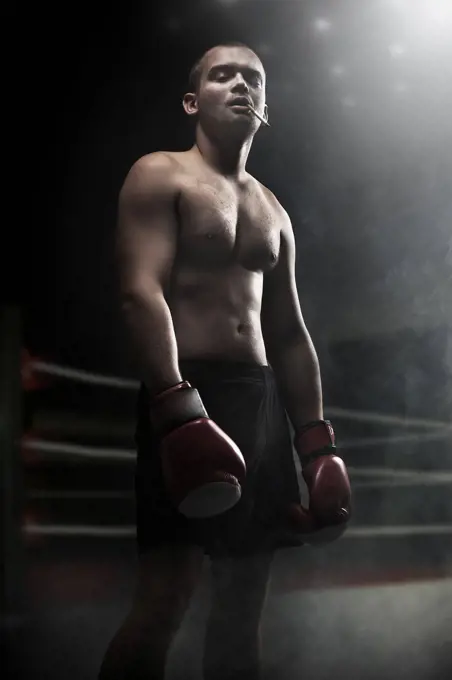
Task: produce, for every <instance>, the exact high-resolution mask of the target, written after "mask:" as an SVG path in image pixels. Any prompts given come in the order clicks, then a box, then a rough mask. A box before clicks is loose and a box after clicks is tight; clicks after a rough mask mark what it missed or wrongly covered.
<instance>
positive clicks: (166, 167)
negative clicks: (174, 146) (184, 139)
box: [130, 151, 187, 175]
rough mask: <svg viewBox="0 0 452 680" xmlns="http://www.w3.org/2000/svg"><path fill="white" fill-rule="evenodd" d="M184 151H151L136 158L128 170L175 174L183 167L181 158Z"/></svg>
mask: <svg viewBox="0 0 452 680" xmlns="http://www.w3.org/2000/svg"><path fill="white" fill-rule="evenodd" d="M186 153H187V152H186V151H153V152H152V153H148V154H145V155H144V156H141V157H140V158H138V160H136V161H135V162H134V163H133V165H132V167H131V169H130V172H144V173H149V174H154V173H155V172H164V173H165V174H169V175H171V174H176V173H177V172H180V171H181V170H182V169H183V165H184V164H183V158H184V154H186Z"/></svg>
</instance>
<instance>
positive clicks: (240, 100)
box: [229, 97, 252, 108]
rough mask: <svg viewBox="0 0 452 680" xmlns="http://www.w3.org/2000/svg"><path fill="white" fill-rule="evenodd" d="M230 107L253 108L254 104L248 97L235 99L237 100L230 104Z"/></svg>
mask: <svg viewBox="0 0 452 680" xmlns="http://www.w3.org/2000/svg"><path fill="white" fill-rule="evenodd" d="M229 106H245V107H247V108H248V107H249V106H252V104H251V101H250V100H249V99H248V98H247V97H235V99H233V100H232V101H231V102H230V104H229Z"/></svg>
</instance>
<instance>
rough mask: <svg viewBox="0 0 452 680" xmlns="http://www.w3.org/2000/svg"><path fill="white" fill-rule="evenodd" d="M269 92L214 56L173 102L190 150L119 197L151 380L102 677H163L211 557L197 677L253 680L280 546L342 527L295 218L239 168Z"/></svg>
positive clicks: (126, 280) (129, 286) (241, 65)
mask: <svg viewBox="0 0 452 680" xmlns="http://www.w3.org/2000/svg"><path fill="white" fill-rule="evenodd" d="M265 78H266V76H265V71H264V68H263V66H262V63H261V61H260V59H259V58H258V57H257V55H256V54H255V53H254V52H253V51H252V50H250V49H249V48H247V47H245V46H243V45H221V46H217V47H215V48H212V49H211V50H209V51H208V52H207V53H206V54H205V55H204V56H203V57H202V58H201V59H200V60H199V62H198V63H197V64H196V65H195V67H194V68H193V69H192V72H191V79H190V92H189V93H188V94H186V95H185V97H184V100H183V106H184V109H185V111H186V113H187V114H188V115H189V116H190V117H192V118H194V120H195V122H196V142H195V144H194V146H193V147H192V148H191V149H190V150H189V151H184V152H178V153H175V152H160V153H152V154H150V155H147V156H144V157H143V158H141V159H139V160H138V161H137V162H136V163H135V164H134V165H133V167H132V168H131V170H130V172H129V174H128V176H127V178H126V180H125V182H124V185H123V187H122V190H121V193H120V199H119V258H120V271H121V290H122V306H123V310H124V315H125V319H126V322H127V325H128V327H129V328H130V334H131V338H132V341H133V342H134V347H135V350H136V356H137V359H138V362H139V365H140V370H141V376H142V383H143V384H142V388H141V391H140V397H139V401H138V419H137V431H136V442H137V451H138V455H137V466H136V502H137V537H138V552H139V575H138V582H137V589H136V595H135V597H134V600H133V604H132V607H131V611H130V613H129V614H128V616H127V618H126V620H125V622H124V623H123V625H122V627H121V628H120V630H119V632H118V633H117V634H116V636H115V637H114V639H113V641H112V642H111V644H110V646H109V648H108V650H107V653H106V655H105V658H104V661H103V664H102V668H101V671H100V676H99V677H100V680H162V679H163V678H164V673H165V664H166V660H167V654H168V651H169V649H170V645H171V642H172V640H173V638H174V636H175V633H176V632H177V630H178V628H179V626H180V623H181V621H182V618H183V616H184V613H185V611H186V609H187V607H188V604H189V602H190V598H191V595H192V593H193V591H194V589H195V587H196V585H197V583H198V579H199V576H200V573H201V569H202V564H203V558H204V555H205V554H208V555H209V556H210V558H211V565H212V603H211V610H210V614H209V618H208V622H207V630H206V637H205V647H204V658H203V673H204V680H213V679H215V680H226V678H227V679H228V680H232V678H234V680H240V679H245V678H246V680H257V679H258V678H259V677H260V671H259V667H260V664H259V656H260V619H261V613H262V609H263V606H264V602H265V596H266V591H267V586H268V581H269V575H270V567H271V562H272V558H273V555H274V552H275V550H276V548H277V547H278V546H281V545H287V544H289V543H290V541H289V543H284V541H281V540H280V537H281V536H283V535H286V533H284V532H288V533H291V535H293V537H295V538H298V539H299V540H298V543H299V544H302V543H303V542H304V541H305V540H307V541H309V537H310V536H316V535H321V534H322V531H324V530H325V529H328V527H330V528H331V527H332V529H333V538H334V537H337V536H338V535H340V533H342V532H343V530H344V527H345V525H346V522H347V519H348V515H349V504H350V487H349V482H348V477H347V472H346V469H345V466H344V464H343V461H342V460H341V459H340V458H338V457H337V456H335V455H334V433H333V431H332V428H331V425H330V424H329V422H328V421H324V420H323V407H322V393H321V381H320V374H319V366H318V360H317V356H316V353H315V350H314V347H313V344H312V342H311V339H310V336H309V333H308V331H307V329H306V327H305V324H304V321H303V317H302V313H301V311H300V305H299V300H298V295H297V289H296V283H295V245H294V236H293V232H292V227H291V223H290V219H289V217H288V215H287V213H286V212H285V211H284V209H283V208H282V207H281V205H280V204H279V202H278V201H277V199H276V198H275V196H274V195H273V194H272V193H271V192H270V191H269V190H268V189H267V188H266V187H264V186H262V184H260V183H259V182H258V181H257V180H256V179H255V178H254V177H252V176H251V175H249V174H248V173H247V171H246V169H245V168H246V162H247V158H248V154H249V152H250V148H251V144H252V140H253V137H254V135H255V133H256V132H257V130H258V129H259V127H260V125H261V123H260V121H259V119H258V118H257V117H256V115H254V114H253V113H252V112H251V109H250V108H249V106H248V105H252V107H253V108H254V109H255V111H256V112H257V114H259V115H260V117H261V118H263V119H264V120H266V117H267V107H266V103H265ZM287 416H288V417H289V418H290V420H291V423H292V425H293V429H294V432H295V440H294V441H295V447H296V450H297V452H298V455H299V456H300V459H301V462H302V465H303V474H304V478H305V480H306V483H307V486H308V488H309V490H310V507H309V509H307V510H306V509H303V508H302V507H301V506H300V499H299V493H298V483H297V478H296V472H295V467H294V461H293V456H292V441H291V435H290V430H289V428H288V423H287ZM280 528H281V533H280V532H279V529H280ZM292 532H293V533H292ZM288 533H287V535H288ZM278 537H279V539H278ZM330 538H331V536H330ZM295 542H296V541H295Z"/></svg>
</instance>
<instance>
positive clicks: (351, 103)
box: [341, 95, 356, 109]
mask: <svg viewBox="0 0 452 680" xmlns="http://www.w3.org/2000/svg"><path fill="white" fill-rule="evenodd" d="M341 104H342V106H345V108H347V109H354V108H355V106H356V99H355V97H352V96H351V95H347V96H345V97H342V99H341Z"/></svg>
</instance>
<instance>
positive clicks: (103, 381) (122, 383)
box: [28, 361, 452, 434]
mask: <svg viewBox="0 0 452 680" xmlns="http://www.w3.org/2000/svg"><path fill="white" fill-rule="evenodd" d="M28 370H31V371H34V372H36V373H42V374H46V375H50V376H54V377H58V378H66V379H68V380H75V381H78V382H83V383H89V384H91V385H99V386H104V387H116V388H119V389H126V390H136V389H138V387H139V382H138V381H136V380H128V379H125V378H117V377H115V376H105V375H100V374H98V373H91V372H90V371H84V370H80V369H75V368H69V367H67V366H59V365H57V364H54V363H48V362H45V361H31V362H30V364H29V368H28ZM327 411H328V415H329V416H332V417H338V418H350V419H353V420H356V421H361V422H367V423H375V424H378V425H399V426H401V427H420V428H428V429H434V430H437V429H439V430H446V431H448V432H450V433H451V434H452V424H450V423H444V422H441V421H436V420H428V419H425V418H402V417H400V416H394V415H390V414H382V413H374V412H371V411H353V410H348V409H342V408H336V407H328V408H327Z"/></svg>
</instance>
